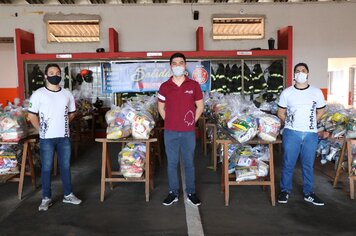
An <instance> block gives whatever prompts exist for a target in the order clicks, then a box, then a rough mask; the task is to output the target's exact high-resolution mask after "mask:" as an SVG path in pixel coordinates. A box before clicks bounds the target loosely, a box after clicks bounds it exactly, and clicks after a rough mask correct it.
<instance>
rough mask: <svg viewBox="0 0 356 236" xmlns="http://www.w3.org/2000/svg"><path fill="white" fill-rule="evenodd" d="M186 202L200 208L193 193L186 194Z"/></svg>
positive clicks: (198, 201) (197, 199)
mask: <svg viewBox="0 0 356 236" xmlns="http://www.w3.org/2000/svg"><path fill="white" fill-rule="evenodd" d="M187 200H188V202H190V203H191V204H193V205H194V206H200V204H201V202H200V200H199V198H198V197H197V195H196V194H195V193H191V194H188V197H187Z"/></svg>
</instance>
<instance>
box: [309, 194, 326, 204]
mask: <svg viewBox="0 0 356 236" xmlns="http://www.w3.org/2000/svg"><path fill="white" fill-rule="evenodd" d="M304 201H307V202H311V203H313V204H314V205H315V206H324V205H325V204H324V202H323V201H322V200H321V199H320V198H318V196H316V195H315V193H311V194H309V195H307V196H304Z"/></svg>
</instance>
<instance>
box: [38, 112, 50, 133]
mask: <svg viewBox="0 0 356 236" xmlns="http://www.w3.org/2000/svg"><path fill="white" fill-rule="evenodd" d="M48 127H49V118H48V119H46V118H45V116H44V114H43V112H41V113H40V137H41V138H45V137H46V132H47V130H48Z"/></svg>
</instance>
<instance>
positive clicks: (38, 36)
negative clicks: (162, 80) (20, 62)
mask: <svg viewBox="0 0 356 236" xmlns="http://www.w3.org/2000/svg"><path fill="white" fill-rule="evenodd" d="M193 11H199V12H200V14H199V19H198V20H194V19H193V13H192V12H193ZM355 12H356V2H309V3H307V4H306V3H249V4H244V3H234V4H228V3H227V4H219V5H210V4H208V5H206V4H193V5H192V4H183V5H174V4H169V5H167V4H164V5H161V4H154V5H145V6H142V5H134V6H130V5H128V4H125V5H123V4H121V5H108V4H99V5H75V6H72V5H66V6H64V5H60V6H59V5H41V4H39V5H19V6H12V5H9V6H8V5H6V4H4V5H1V7H0V29H1V31H0V37H14V35H15V28H21V29H24V30H26V31H29V32H32V33H34V35H35V48H36V52H37V53H71V52H95V50H96V49H97V48H104V49H105V50H108V47H109V45H108V28H109V27H113V28H115V29H116V31H117V32H118V33H119V50H120V51H124V52H130V51H179V50H192V51H194V50H195V49H196V48H195V47H196V40H195V37H196V36H195V35H196V34H195V32H196V30H197V28H198V27H199V26H202V27H203V28H204V49H205V50H236V49H240V50H243V49H251V48H256V47H260V48H263V49H267V48H268V43H267V40H268V39H269V38H271V37H272V38H275V39H276V36H277V30H278V29H279V28H281V27H285V26H288V25H292V26H293V64H295V63H297V62H301V61H303V62H306V63H307V64H309V67H310V78H311V81H310V83H311V84H313V85H315V86H317V87H320V88H325V87H327V80H328V79H327V78H328V58H338V57H354V56H356V46H355V42H356V31H355V30H354V29H355V20H356V17H355V16H356V15H355ZM16 13H17V14H16ZM57 13H62V14H93V15H95V14H96V15H100V17H101V19H102V21H101V24H100V25H101V29H100V34H101V36H100V38H101V41H100V42H98V43H61V44H59V43H47V40H46V25H45V22H44V21H43V18H44V15H45V14H57ZM241 13H242V14H245V15H265V16H266V28H265V38H264V39H261V40H213V39H212V29H211V27H212V15H214V14H235V15H236V14H241ZM1 67H2V66H1ZM2 68H3V67H2ZM2 80H3V78H2ZM5 80H9V81H6V82H2V83H6V84H14V83H15V81H14V80H15V79H14V76H13V75H11V76H7V77H6V78H5ZM1 85H3V84H1Z"/></svg>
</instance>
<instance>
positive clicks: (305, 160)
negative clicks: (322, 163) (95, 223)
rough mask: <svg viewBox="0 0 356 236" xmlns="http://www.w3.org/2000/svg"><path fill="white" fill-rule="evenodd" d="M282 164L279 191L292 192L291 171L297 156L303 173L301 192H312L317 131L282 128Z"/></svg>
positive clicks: (306, 193)
mask: <svg viewBox="0 0 356 236" xmlns="http://www.w3.org/2000/svg"><path fill="white" fill-rule="evenodd" d="M282 146H283V165H282V174H281V191H282V192H288V193H290V192H292V181H293V171H294V167H295V164H296V162H297V159H298V157H300V163H301V167H302V174H303V193H304V195H309V194H310V193H313V192H314V187H313V185H314V184H313V183H314V176H313V175H314V173H313V172H314V160H315V155H316V149H317V146H318V136H317V133H312V132H300V131H295V130H291V129H284V131H283V138H282Z"/></svg>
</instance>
